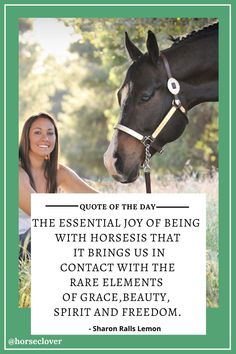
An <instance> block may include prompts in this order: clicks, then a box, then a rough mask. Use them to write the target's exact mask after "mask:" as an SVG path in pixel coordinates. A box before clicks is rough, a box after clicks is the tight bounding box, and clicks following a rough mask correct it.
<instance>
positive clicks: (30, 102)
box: [19, 18, 218, 181]
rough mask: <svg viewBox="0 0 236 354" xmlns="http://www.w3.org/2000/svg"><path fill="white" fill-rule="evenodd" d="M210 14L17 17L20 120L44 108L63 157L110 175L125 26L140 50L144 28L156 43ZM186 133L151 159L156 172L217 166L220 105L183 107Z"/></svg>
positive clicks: (94, 176)
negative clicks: (106, 156) (107, 164)
mask: <svg viewBox="0 0 236 354" xmlns="http://www.w3.org/2000/svg"><path fill="white" fill-rule="evenodd" d="M214 21H215V19H213V18H211V19H208V18H204V19H202V18H200V19H199V18H191V19H186V18H171V19H158V18H127V19H126V18H112V19H100V18H98V19H94V18H91V19H84V18H71V19H54V18H35V19H24V18H22V19H20V21H19V96H20V97H19V119H20V121H19V126H20V129H21V127H22V123H23V122H24V121H25V120H26V119H27V118H28V117H29V116H31V115H32V114H35V113H38V112H41V111H47V112H48V113H51V114H52V115H53V116H54V117H55V118H56V120H57V122H58V127H59V134H60V145H61V154H60V156H61V158H60V160H61V162H62V163H63V162H64V163H66V164H67V165H69V166H70V167H71V168H73V169H74V170H75V171H77V172H78V173H79V174H80V176H82V177H84V178H89V179H91V180H95V181H97V180H99V179H101V178H102V179H103V180H104V179H106V178H108V174H107V172H106V170H105V168H104V165H103V153H104V152H105V151H106V149H107V146H108V144H109V140H110V139H111V136H112V134H113V126H114V125H115V123H116V122H117V119H118V117H119V106H118V102H117V97H116V92H117V90H118V88H119V86H120V85H121V84H122V82H123V79H124V76H125V72H126V70H127V68H128V66H129V64H130V63H129V61H128V58H127V56H126V51H125V47H124V32H125V31H128V33H129V35H130V38H131V39H132V40H133V41H134V43H135V44H136V45H137V46H138V47H139V48H140V49H141V50H143V51H144V52H145V51H146V45H145V42H146V37H147V31H148V29H150V30H152V31H153V32H154V33H155V34H156V37H157V40H158V43H159V47H160V49H165V48H167V47H169V46H171V41H170V40H169V35H172V36H184V35H186V34H187V33H190V32H191V31H194V30H196V31H197V30H198V29H200V28H202V27H204V26H206V25H208V24H211V23H213V22H214ZM188 115H189V120H190V124H189V125H188V127H187V129H186V131H185V133H184V135H183V136H182V137H181V138H180V139H178V140H177V141H176V142H173V143H171V144H169V145H168V146H167V148H166V150H165V153H164V155H162V156H155V157H154V158H153V159H152V168H153V170H154V172H156V174H157V176H158V178H161V176H163V175H166V174H171V175H173V176H176V177H180V178H181V177H182V176H183V175H186V174H190V175H196V176H201V175H205V174H212V171H215V170H216V169H217V167H218V152H217V142H218V104H217V103H204V104H201V105H199V106H197V107H195V108H194V109H192V110H191V111H190V112H189V113H188Z"/></svg>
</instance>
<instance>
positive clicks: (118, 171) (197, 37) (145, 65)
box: [104, 23, 218, 183]
mask: <svg viewBox="0 0 236 354" xmlns="http://www.w3.org/2000/svg"><path fill="white" fill-rule="evenodd" d="M171 39H172V41H173V43H172V45H171V46H170V47H169V48H167V49H165V50H163V51H160V50H159V46H158V43H157V39H156V36H155V34H154V33H153V32H152V31H150V30H149V31H148V35H147V41H146V47H147V52H146V53H142V52H141V51H140V50H139V49H138V48H137V47H136V45H135V44H134V43H133V42H132V41H131V40H130V38H129V36H128V33H127V32H126V33H125V46H126V49H127V52H128V55H129V57H130V58H131V60H132V63H131V65H130V67H129V68H128V70H127V73H126V76H125V80H124V82H123V84H122V86H121V88H120V89H119V90H118V93H117V96H118V102H119V105H120V109H121V114H120V118H119V122H118V124H117V125H116V127H115V128H116V130H115V133H114V134H113V137H112V140H111V142H110V144H109V146H108V149H107V151H106V152H105V154H104V164H105V167H106V169H107V171H108V173H109V174H110V175H111V176H112V177H113V178H114V179H115V180H117V181H119V182H121V183H132V182H134V181H135V180H136V179H137V178H138V176H139V171H140V168H141V167H142V165H143V164H144V163H145V161H146V160H147V161H146V163H148V161H149V159H150V158H151V157H152V156H153V155H154V154H155V153H157V152H159V153H161V152H162V149H163V147H164V145H166V144H167V143H170V142H172V141H174V140H176V139H178V138H179V137H180V136H181V134H182V133H183V131H184V130H185V128H186V125H187V124H188V118H187V111H189V110H190V109H191V108H193V107H194V106H196V105H198V104H200V103H202V102H215V101H218V23H214V24H212V25H209V26H208V27H204V28H203V29H201V30H199V31H194V32H191V33H190V34H188V35H187V36H185V37H184V38H180V37H177V38H173V37H172V38H171ZM148 154H149V155H148Z"/></svg>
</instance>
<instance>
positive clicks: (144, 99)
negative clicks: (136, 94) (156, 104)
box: [141, 95, 152, 102]
mask: <svg viewBox="0 0 236 354" xmlns="http://www.w3.org/2000/svg"><path fill="white" fill-rule="evenodd" d="M151 97H152V95H143V96H142V97H141V101H142V102H147V101H149V100H150V99H151Z"/></svg>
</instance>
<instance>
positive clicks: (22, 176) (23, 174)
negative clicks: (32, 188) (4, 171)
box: [19, 165, 29, 182]
mask: <svg viewBox="0 0 236 354" xmlns="http://www.w3.org/2000/svg"><path fill="white" fill-rule="evenodd" d="M19 178H20V179H23V180H25V181H27V182H28V181H29V176H28V174H27V172H26V171H25V170H24V169H23V167H21V165H19Z"/></svg>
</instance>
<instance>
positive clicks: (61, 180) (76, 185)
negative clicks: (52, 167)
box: [57, 165, 98, 193]
mask: <svg viewBox="0 0 236 354" xmlns="http://www.w3.org/2000/svg"><path fill="white" fill-rule="evenodd" d="M57 178H58V180H57V183H58V186H59V187H61V188H62V189H63V191H64V192H65V193H98V192H97V191H96V190H95V189H93V188H92V187H90V186H89V185H88V184H87V183H86V182H84V181H83V180H82V179H81V178H80V177H79V176H78V175H77V174H76V173H75V172H74V171H73V170H71V169H70V168H69V167H66V166H63V165H60V166H59V170H58V176H57Z"/></svg>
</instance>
